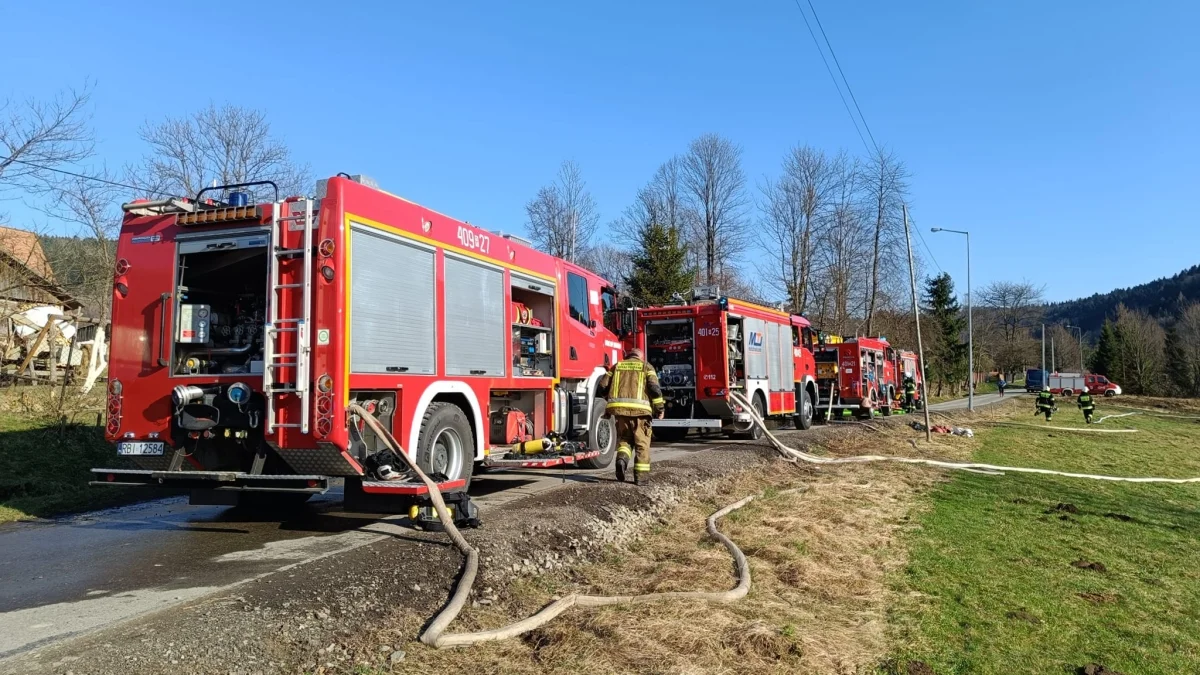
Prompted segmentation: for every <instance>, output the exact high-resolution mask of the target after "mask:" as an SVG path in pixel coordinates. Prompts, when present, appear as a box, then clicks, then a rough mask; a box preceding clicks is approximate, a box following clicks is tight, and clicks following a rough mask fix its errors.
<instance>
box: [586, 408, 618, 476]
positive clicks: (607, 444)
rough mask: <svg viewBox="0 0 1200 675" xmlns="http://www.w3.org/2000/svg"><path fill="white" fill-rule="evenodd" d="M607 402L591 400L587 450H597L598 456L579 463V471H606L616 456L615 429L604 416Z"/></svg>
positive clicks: (609, 419)
mask: <svg viewBox="0 0 1200 675" xmlns="http://www.w3.org/2000/svg"><path fill="white" fill-rule="evenodd" d="M607 405H608V402H607V401H605V400H604V399H602V398H597V399H593V400H592V419H591V420H590V421H589V423H588V450H599V451H600V454H599V455H597V456H595V457H593V458H591V459H585V460H583V461H581V462H580V463H579V467H580V468H581V469H607V468H608V466H609V465H610V464H612V461H613V457H615V456H616V454H617V429H616V427H615V426H614V425H613V421H612V419H611V418H608V417H605V416H604V408H605V406H607Z"/></svg>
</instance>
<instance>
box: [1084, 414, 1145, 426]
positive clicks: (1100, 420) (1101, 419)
mask: <svg viewBox="0 0 1200 675" xmlns="http://www.w3.org/2000/svg"><path fill="white" fill-rule="evenodd" d="M1142 414H1145V413H1140V412H1127V413H1121V414H1119V415H1105V416H1104V417H1101V418H1100V419H1098V420H1096V421H1095V422H1092V424H1100V423H1101V422H1103V421H1104V420H1111V419H1114V418H1117V417H1129V416H1130V415H1142Z"/></svg>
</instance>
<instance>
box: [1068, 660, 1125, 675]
mask: <svg viewBox="0 0 1200 675" xmlns="http://www.w3.org/2000/svg"><path fill="white" fill-rule="evenodd" d="M1075 672H1076V673H1078V675H1123V673H1120V672H1118V671H1115V670H1113V669H1111V668H1109V667H1108V666H1105V665H1102V664H1099V663H1089V664H1087V665H1086V666H1079V667H1078V668H1076V669H1075Z"/></svg>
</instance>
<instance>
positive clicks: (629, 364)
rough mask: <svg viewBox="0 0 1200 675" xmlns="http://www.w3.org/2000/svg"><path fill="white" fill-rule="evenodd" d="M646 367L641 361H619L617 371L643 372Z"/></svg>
mask: <svg viewBox="0 0 1200 675" xmlns="http://www.w3.org/2000/svg"><path fill="white" fill-rule="evenodd" d="M644 367H645V366H643V365H642V362H641V361H619V362H617V370H642V369H643V368H644Z"/></svg>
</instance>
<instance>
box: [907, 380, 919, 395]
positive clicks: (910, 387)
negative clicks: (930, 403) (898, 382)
mask: <svg viewBox="0 0 1200 675" xmlns="http://www.w3.org/2000/svg"><path fill="white" fill-rule="evenodd" d="M904 393H906V394H915V393H917V383H916V382H914V381H913V379H912V378H911V377H906V378H904Z"/></svg>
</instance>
